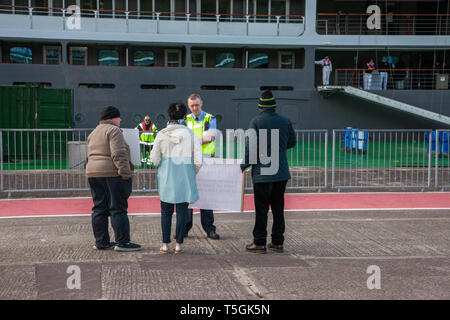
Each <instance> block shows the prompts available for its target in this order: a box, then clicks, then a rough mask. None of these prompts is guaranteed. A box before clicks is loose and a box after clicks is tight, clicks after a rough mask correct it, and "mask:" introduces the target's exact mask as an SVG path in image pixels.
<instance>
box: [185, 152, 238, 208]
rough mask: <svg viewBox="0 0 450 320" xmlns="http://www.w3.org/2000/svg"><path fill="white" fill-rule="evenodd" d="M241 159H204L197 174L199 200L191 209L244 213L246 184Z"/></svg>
mask: <svg viewBox="0 0 450 320" xmlns="http://www.w3.org/2000/svg"><path fill="white" fill-rule="evenodd" d="M241 163H242V160H239V159H218V158H203V163H202V167H201V169H200V171H199V172H198V174H197V177H196V180H197V189H198V194H199V199H198V200H197V201H196V202H194V203H191V204H190V205H189V208H191V209H192V208H196V209H209V210H227V211H228V210H229V211H237V212H239V211H242V207H243V201H244V197H243V195H244V184H243V177H244V175H243V174H242V171H241V167H240V164H241Z"/></svg>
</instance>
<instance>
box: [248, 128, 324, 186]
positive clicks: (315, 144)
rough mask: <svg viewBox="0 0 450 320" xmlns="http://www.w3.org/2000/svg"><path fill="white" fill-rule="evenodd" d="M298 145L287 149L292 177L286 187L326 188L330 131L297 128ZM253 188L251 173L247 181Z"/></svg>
mask: <svg viewBox="0 0 450 320" xmlns="http://www.w3.org/2000/svg"><path fill="white" fill-rule="evenodd" d="M295 134H296V137H297V145H296V146H295V147H294V148H292V149H288V150H287V161H288V165H289V171H290V173H291V179H290V180H289V181H288V183H287V185H286V189H291V190H299V189H318V190H322V189H325V188H326V187H327V185H328V174H327V172H328V154H329V153H328V131H327V130H296V131H295ZM245 189H246V190H253V184H252V179H251V174H248V175H247V177H246V182H245Z"/></svg>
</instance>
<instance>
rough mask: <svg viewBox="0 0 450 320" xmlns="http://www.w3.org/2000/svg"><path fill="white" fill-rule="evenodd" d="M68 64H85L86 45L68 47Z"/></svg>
mask: <svg viewBox="0 0 450 320" xmlns="http://www.w3.org/2000/svg"><path fill="white" fill-rule="evenodd" d="M69 59H70V64H74V65H87V47H70V58H69Z"/></svg>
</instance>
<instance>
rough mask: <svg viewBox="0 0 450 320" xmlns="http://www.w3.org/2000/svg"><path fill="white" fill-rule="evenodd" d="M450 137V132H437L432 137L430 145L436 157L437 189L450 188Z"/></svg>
mask: <svg viewBox="0 0 450 320" xmlns="http://www.w3.org/2000/svg"><path fill="white" fill-rule="evenodd" d="M449 136H450V130H436V132H433V133H432V135H431V143H430V144H431V147H432V151H433V152H434V155H435V163H434V167H435V169H436V170H435V186H436V187H439V186H440V187H442V188H448V187H450V161H449V155H450V153H449V145H448V144H449ZM433 142H434V143H433Z"/></svg>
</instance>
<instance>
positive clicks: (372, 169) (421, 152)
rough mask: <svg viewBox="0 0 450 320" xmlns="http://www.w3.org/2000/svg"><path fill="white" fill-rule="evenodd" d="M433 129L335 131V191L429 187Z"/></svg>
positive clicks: (333, 177) (333, 181) (333, 171)
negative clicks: (430, 140) (430, 139)
mask: <svg viewBox="0 0 450 320" xmlns="http://www.w3.org/2000/svg"><path fill="white" fill-rule="evenodd" d="M431 132H432V131H431V130H365V129H364V130H360V129H342V130H333V161H332V163H333V165H332V166H333V167H332V188H428V187H430V186H431V164H432V162H431V143H428V138H429V137H430V136H431Z"/></svg>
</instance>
